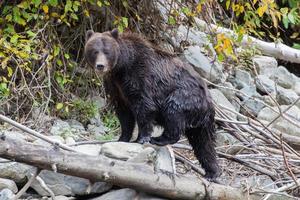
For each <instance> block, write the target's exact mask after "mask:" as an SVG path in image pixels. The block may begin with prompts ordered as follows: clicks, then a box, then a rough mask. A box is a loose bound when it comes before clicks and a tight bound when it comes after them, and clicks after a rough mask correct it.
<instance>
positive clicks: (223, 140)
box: [216, 132, 239, 147]
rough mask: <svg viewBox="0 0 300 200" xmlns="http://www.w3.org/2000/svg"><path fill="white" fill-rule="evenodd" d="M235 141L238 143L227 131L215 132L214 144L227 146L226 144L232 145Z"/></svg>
mask: <svg viewBox="0 0 300 200" xmlns="http://www.w3.org/2000/svg"><path fill="white" fill-rule="evenodd" d="M236 143H239V141H238V140H237V139H236V138H235V137H233V136H232V135H230V134H229V133H227V132H222V133H218V134H217V139H216V146H217V147H220V146H225V145H226V146H228V145H234V144H236Z"/></svg>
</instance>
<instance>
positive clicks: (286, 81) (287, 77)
mask: <svg viewBox="0 0 300 200" xmlns="http://www.w3.org/2000/svg"><path fill="white" fill-rule="evenodd" d="M270 78H271V79H272V80H274V81H275V83H277V84H278V85H279V86H281V87H283V88H286V89H291V88H292V87H293V86H294V84H295V80H294V77H293V76H292V74H291V73H290V72H289V71H288V70H287V69H286V68H285V67H283V66H279V67H278V68H277V69H276V70H275V72H274V73H273V74H272V75H271V77H270Z"/></svg>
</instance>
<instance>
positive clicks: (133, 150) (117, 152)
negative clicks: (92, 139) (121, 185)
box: [101, 142, 144, 160]
mask: <svg viewBox="0 0 300 200" xmlns="http://www.w3.org/2000/svg"><path fill="white" fill-rule="evenodd" d="M143 149H144V147H143V145H141V144H138V143H127V142H109V143H105V144H103V145H102V148H101V154H103V155H105V156H107V157H109V158H115V159H120V160H128V159H129V158H133V157H136V156H137V155H138V154H139V153H140V152H141V151H143Z"/></svg>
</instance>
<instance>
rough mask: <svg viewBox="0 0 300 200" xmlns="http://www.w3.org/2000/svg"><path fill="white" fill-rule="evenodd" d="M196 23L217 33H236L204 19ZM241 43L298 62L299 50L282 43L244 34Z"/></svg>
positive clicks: (299, 61)
mask: <svg viewBox="0 0 300 200" xmlns="http://www.w3.org/2000/svg"><path fill="white" fill-rule="evenodd" d="M197 25H198V26H199V28H200V29H201V30H203V31H209V30H210V28H212V29H214V30H215V31H216V32H217V33H225V34H228V35H230V36H235V37H236V34H235V33H234V32H233V31H232V30H230V29H227V28H223V27H219V26H216V25H214V24H210V25H208V24H207V23H206V22H205V21H203V20H200V19H199V20H197ZM241 44H242V45H243V46H244V47H246V48H249V45H254V46H256V47H257V48H258V49H259V50H260V51H261V52H262V53H263V54H265V55H268V56H273V57H275V58H278V59H281V60H285V61H288V62H292V63H300V50H298V49H294V48H292V47H289V46H287V45H285V44H282V43H273V42H265V41H262V40H259V39H257V38H254V37H251V36H248V35H244V37H243V39H242V42H241Z"/></svg>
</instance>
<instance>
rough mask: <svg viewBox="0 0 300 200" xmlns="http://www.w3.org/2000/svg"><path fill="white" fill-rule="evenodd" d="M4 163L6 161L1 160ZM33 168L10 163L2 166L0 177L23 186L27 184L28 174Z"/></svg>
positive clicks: (0, 165) (0, 167)
mask: <svg viewBox="0 0 300 200" xmlns="http://www.w3.org/2000/svg"><path fill="white" fill-rule="evenodd" d="M0 160H1V161H4V160H5V159H1V158H0ZM30 169H33V167H31V166H29V165H25V164H21V163H16V162H8V163H1V164H0V177H2V178H6V179H10V180H13V181H14V182H16V183H17V184H23V183H24V182H26V180H27V177H26V174H27V173H28V171H29V170H30Z"/></svg>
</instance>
